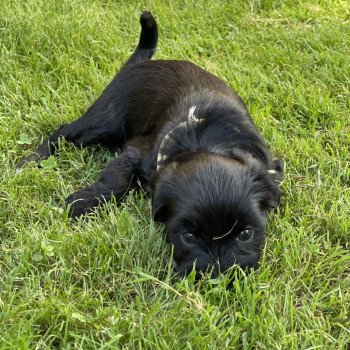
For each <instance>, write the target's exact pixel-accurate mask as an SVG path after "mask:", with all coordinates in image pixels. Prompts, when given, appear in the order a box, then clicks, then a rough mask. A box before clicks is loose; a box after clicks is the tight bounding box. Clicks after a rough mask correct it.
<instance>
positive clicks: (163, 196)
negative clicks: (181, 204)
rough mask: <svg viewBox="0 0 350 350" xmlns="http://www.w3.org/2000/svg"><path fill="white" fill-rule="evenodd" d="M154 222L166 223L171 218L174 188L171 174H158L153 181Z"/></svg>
mask: <svg viewBox="0 0 350 350" xmlns="http://www.w3.org/2000/svg"><path fill="white" fill-rule="evenodd" d="M151 191H152V215H153V219H154V221H157V222H161V223H166V222H167V221H168V219H169V218H170V216H171V203H172V195H171V193H172V188H171V182H170V178H169V174H162V175H160V174H159V173H158V174H156V175H155V176H154V177H153V178H152V180H151Z"/></svg>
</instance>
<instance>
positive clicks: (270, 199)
mask: <svg viewBox="0 0 350 350" xmlns="http://www.w3.org/2000/svg"><path fill="white" fill-rule="evenodd" d="M281 178H282V177H281V173H280V169H279V168H278V169H268V170H267V171H266V168H265V169H263V168H258V169H257V168H255V169H254V171H253V186H252V194H253V196H254V197H255V198H256V199H257V200H258V201H259V203H260V207H261V209H262V210H265V211H268V210H273V209H276V208H277V207H278V204H279V201H280V197H281V190H280V189H279V182H280V181H281Z"/></svg>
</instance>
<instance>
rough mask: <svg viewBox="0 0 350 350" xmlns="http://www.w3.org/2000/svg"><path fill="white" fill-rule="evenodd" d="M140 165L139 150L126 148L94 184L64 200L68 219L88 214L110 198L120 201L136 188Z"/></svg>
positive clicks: (130, 147)
mask: <svg viewBox="0 0 350 350" xmlns="http://www.w3.org/2000/svg"><path fill="white" fill-rule="evenodd" d="M140 165H141V152H140V150H139V149H138V148H136V147H132V146H128V147H127V148H126V149H125V151H123V152H122V154H121V155H120V156H119V157H118V158H117V159H115V160H114V161H112V162H111V163H110V164H109V165H108V166H107V168H106V169H105V170H104V171H103V172H102V173H101V176H100V178H99V179H98V180H97V181H96V182H95V183H93V184H92V185H90V186H88V187H86V188H84V189H82V190H80V191H77V192H74V193H73V194H71V195H70V196H69V197H68V198H67V199H66V203H67V204H68V205H69V215H70V217H77V216H80V215H83V214H85V213H90V212H92V211H93V210H94V208H95V207H97V206H98V205H99V204H105V203H107V202H109V201H110V200H111V198H112V196H114V197H115V198H116V200H117V201H120V200H121V199H122V198H123V196H124V195H125V194H127V193H128V192H129V191H130V190H132V189H134V188H136V187H137V186H138V181H137V178H138V174H139V168H140Z"/></svg>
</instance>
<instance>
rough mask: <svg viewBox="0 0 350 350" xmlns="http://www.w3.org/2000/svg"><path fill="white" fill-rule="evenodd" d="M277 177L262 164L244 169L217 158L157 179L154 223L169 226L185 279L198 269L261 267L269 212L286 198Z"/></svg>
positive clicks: (173, 168)
mask: <svg viewBox="0 0 350 350" xmlns="http://www.w3.org/2000/svg"><path fill="white" fill-rule="evenodd" d="M275 175H276V171H275V170H273V171H271V170H270V171H269V170H268V169H267V168H266V167H263V166H262V165H261V164H259V163H258V162H256V161H251V162H248V163H247V164H242V163H241V162H239V161H235V160H232V159H230V158H228V157H222V156H217V155H213V154H200V155H198V156H196V157H195V158H193V159H192V160H190V161H188V162H186V163H183V164H173V165H171V164H170V165H168V166H167V167H165V168H164V169H162V170H161V171H160V172H159V173H158V174H157V176H156V177H155V178H154V179H153V182H152V194H153V211H154V218H155V220H156V221H159V222H162V223H164V224H165V226H166V235H167V241H168V242H169V243H170V244H172V245H173V249H174V250H173V258H174V263H175V264H174V265H175V269H176V271H177V272H178V273H179V274H180V275H186V274H187V273H189V272H190V271H191V270H192V268H193V266H195V269H196V271H197V273H198V276H199V275H200V273H201V272H204V271H208V270H209V271H211V272H212V276H216V275H217V274H218V273H219V272H224V271H225V270H227V269H229V268H230V267H232V266H234V265H239V266H240V267H241V268H243V269H249V268H255V267H256V266H257V264H258V261H259V255H260V251H261V248H262V245H263V242H264V228H265V224H266V218H267V212H268V210H269V209H272V208H276V207H277V205H278V200H279V196H280V191H279V189H278V185H277V184H276V181H275V180H276V179H275Z"/></svg>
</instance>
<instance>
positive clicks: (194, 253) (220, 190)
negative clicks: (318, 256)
mask: <svg viewBox="0 0 350 350" xmlns="http://www.w3.org/2000/svg"><path fill="white" fill-rule="evenodd" d="M140 22H141V26H142V31H141V36H140V41H139V44H138V46H137V48H136V50H135V52H134V53H133V55H132V56H131V57H130V58H129V60H128V61H127V62H126V64H125V65H124V67H123V68H122V69H121V71H120V72H119V74H117V76H116V77H115V78H114V80H113V81H112V82H111V83H110V84H109V85H108V86H107V88H106V89H105V91H104V92H103V93H102V95H101V96H100V97H99V98H98V99H97V101H96V102H95V103H94V104H93V105H92V106H91V107H90V108H89V109H88V110H87V112H86V113H85V114H84V115H83V116H82V117H81V118H79V119H78V120H76V121H75V122H73V123H71V124H68V125H63V126H62V127H60V128H59V129H58V130H57V131H56V132H55V133H54V134H53V135H52V136H50V137H49V139H48V140H46V141H45V142H44V143H43V144H41V145H40V146H39V147H38V149H37V150H36V152H35V153H33V154H32V155H31V156H29V157H27V158H26V159H24V160H23V161H22V163H24V162H27V161H30V160H35V161H39V160H40V159H44V158H46V157H48V156H49V155H50V154H51V153H52V152H53V151H54V150H55V148H56V147H57V145H58V140H59V138H65V139H66V140H67V141H70V142H73V143H74V144H75V145H92V144H101V145H104V146H107V147H111V148H121V147H122V148H123V152H122V153H121V155H120V156H119V157H118V158H117V159H115V160H114V161H113V162H111V163H110V164H109V165H108V167H107V168H106V170H104V171H103V172H102V174H101V177H100V178H99V180H97V181H96V182H95V183H94V184H92V185H91V186H88V187H86V188H85V189H83V190H80V191H78V192H75V193H73V194H72V195H70V196H69V197H68V198H67V204H69V205H70V214H71V216H72V217H76V216H79V215H82V214H85V213H88V212H91V211H92V210H93V209H94V208H95V207H97V206H98V205H99V204H100V203H103V202H108V201H109V200H110V199H111V197H112V196H114V197H115V198H116V199H117V200H121V199H122V197H123V196H124V195H125V194H126V193H127V192H128V191H130V190H131V189H134V188H137V187H138V186H139V185H141V186H143V187H144V188H145V189H146V190H149V191H150V193H151V196H152V201H153V214H154V219H155V220H156V221H159V222H162V223H164V224H165V226H166V235H167V240H168V242H169V243H171V244H172V245H173V247H174V262H175V268H176V270H177V272H179V273H180V274H186V273H188V272H189V271H191V270H192V268H193V266H194V265H195V268H196V270H197V271H198V273H200V272H201V271H205V270H208V269H210V270H212V272H213V275H217V274H218V272H219V271H221V272H222V271H225V270H227V269H228V268H230V267H232V266H233V265H235V264H238V265H240V266H241V267H242V268H254V267H256V266H257V263H258V259H259V253H260V250H261V247H262V244H263V241H264V227H265V224H266V219H267V213H268V210H269V209H273V208H276V207H277V205H278V201H279V197H280V190H279V188H278V181H279V180H280V179H281V173H282V169H281V165H280V162H279V161H278V160H274V159H272V157H271V155H270V153H269V151H268V149H267V146H266V144H265V142H264V140H263V139H262V137H261V136H260V135H259V133H258V131H257V130H256V128H255V126H254V123H253V121H252V120H251V118H250V116H249V114H248V111H247V109H246V107H245V105H244V103H243V101H242V100H241V98H240V97H239V96H238V95H237V94H236V93H235V92H234V91H233V90H232V89H231V88H230V87H229V86H228V85H227V84H226V83H225V82H224V81H222V80H221V79H219V78H217V77H216V76H214V75H212V74H210V73H208V72H206V71H204V70H202V69H201V68H199V67H197V66H196V65H194V64H192V63H190V62H186V61H170V60H169V61H161V60H160V61H149V60H150V59H151V57H152V55H153V54H154V52H155V50H156V45H157V38H158V30H157V24H156V22H155V20H154V18H153V16H152V15H151V14H150V13H149V12H143V13H142V14H141V19H140Z"/></svg>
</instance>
